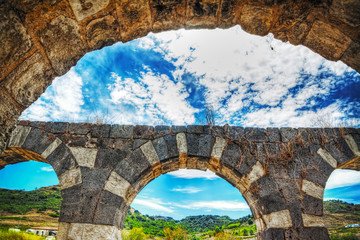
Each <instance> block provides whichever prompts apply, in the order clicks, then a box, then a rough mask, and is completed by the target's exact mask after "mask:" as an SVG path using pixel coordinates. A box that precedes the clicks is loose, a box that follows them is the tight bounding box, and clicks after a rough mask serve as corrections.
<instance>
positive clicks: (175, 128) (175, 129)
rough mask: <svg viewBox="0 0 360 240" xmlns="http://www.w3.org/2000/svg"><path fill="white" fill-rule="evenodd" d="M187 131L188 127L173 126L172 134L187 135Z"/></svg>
mask: <svg viewBox="0 0 360 240" xmlns="http://www.w3.org/2000/svg"><path fill="white" fill-rule="evenodd" d="M186 131H187V129H186V126H171V132H172V133H174V134H176V133H181V132H183V133H186Z"/></svg>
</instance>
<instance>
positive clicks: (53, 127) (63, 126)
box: [44, 122, 68, 134]
mask: <svg viewBox="0 0 360 240" xmlns="http://www.w3.org/2000/svg"><path fill="white" fill-rule="evenodd" d="M67 127H68V123H66V122H48V123H46V125H45V128H44V131H45V132H49V133H55V134H58V133H59V134H64V133H66V131H67Z"/></svg>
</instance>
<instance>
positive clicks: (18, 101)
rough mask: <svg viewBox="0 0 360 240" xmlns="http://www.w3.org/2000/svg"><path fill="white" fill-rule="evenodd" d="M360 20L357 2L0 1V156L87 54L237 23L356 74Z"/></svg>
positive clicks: (195, 0) (197, 0)
mask: <svg viewBox="0 0 360 240" xmlns="http://www.w3.org/2000/svg"><path fill="white" fill-rule="evenodd" d="M359 19H360V3H359V1H358V0H332V1H330V0H316V1H312V0H304V1H280V0H256V1H251V0H166V1H165V0H91V1H90V0H43V1H38V0H12V1H6V0H0V43H1V48H0V152H2V151H3V150H4V148H5V145H6V142H7V141H8V140H9V137H10V135H11V131H12V129H13V128H14V126H15V124H16V120H17V119H18V117H19V116H20V114H21V112H22V111H23V110H24V109H26V108H27V107H28V106H29V105H30V104H31V103H32V102H34V101H35V100H36V99H37V98H38V97H39V96H40V95H41V94H42V93H43V92H44V91H45V89H46V88H47V87H48V86H49V85H50V84H51V82H52V80H53V79H54V78H55V77H56V76H61V75H63V74H65V73H66V72H67V71H68V70H69V69H70V67H71V66H74V65H75V64H76V62H77V61H78V60H79V59H80V58H81V57H82V56H83V55H84V54H85V53H86V52H89V51H92V50H95V49H99V48H102V47H104V46H108V45H110V44H113V43H115V42H118V41H122V42H126V41H130V40H133V39H136V38H139V37H142V36H145V35H146V34H147V33H149V32H150V31H152V32H161V31H166V30H174V29H178V28H187V29H190V28H215V27H219V28H228V27H232V26H234V25H237V24H239V25H241V27H242V28H243V29H244V30H245V31H247V32H249V33H251V34H256V35H260V36H264V35H266V34H268V33H269V32H271V33H273V34H274V36H275V38H277V39H280V40H282V41H289V42H290V43H292V44H294V45H298V44H302V45H305V46H307V47H309V48H310V49H311V50H313V51H315V52H317V53H319V54H321V55H322V56H324V57H325V58H327V59H329V60H333V61H338V60H340V61H343V62H344V63H346V64H347V65H349V66H350V67H352V68H353V69H355V70H356V71H360V31H359V30H360V20H359ZM219 44H221V43H219Z"/></svg>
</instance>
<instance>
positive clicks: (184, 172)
mask: <svg viewBox="0 0 360 240" xmlns="http://www.w3.org/2000/svg"><path fill="white" fill-rule="evenodd" d="M167 174H168V175H171V176H174V177H177V178H185V179H193V178H205V179H208V180H213V179H216V178H219V177H218V176H216V175H215V173H213V172H211V171H210V170H206V171H200V170H188V169H179V170H178V171H174V172H169V173H167Z"/></svg>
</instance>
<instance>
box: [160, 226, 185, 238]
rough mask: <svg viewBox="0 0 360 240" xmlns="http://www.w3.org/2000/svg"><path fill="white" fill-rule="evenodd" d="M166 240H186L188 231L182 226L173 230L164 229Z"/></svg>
mask: <svg viewBox="0 0 360 240" xmlns="http://www.w3.org/2000/svg"><path fill="white" fill-rule="evenodd" d="M164 233H165V240H186V239H187V233H186V230H185V229H183V228H181V227H180V226H177V227H175V228H174V229H173V230H171V229H170V228H165V229H164Z"/></svg>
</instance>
